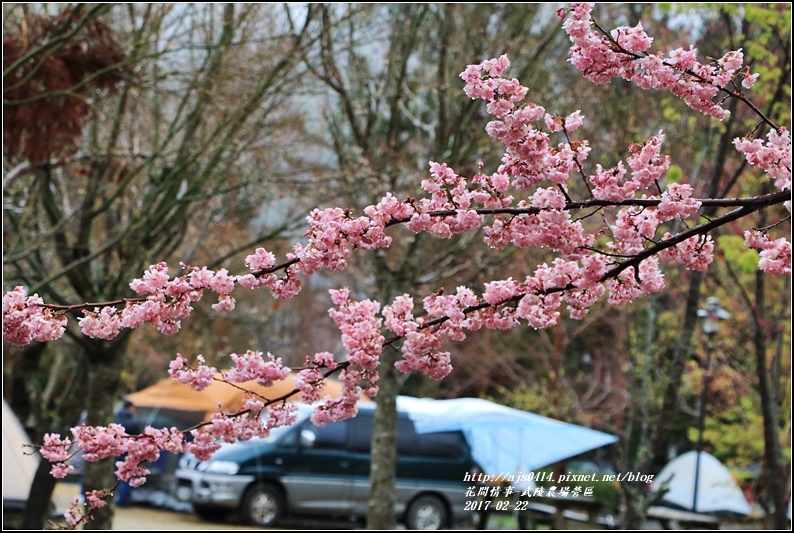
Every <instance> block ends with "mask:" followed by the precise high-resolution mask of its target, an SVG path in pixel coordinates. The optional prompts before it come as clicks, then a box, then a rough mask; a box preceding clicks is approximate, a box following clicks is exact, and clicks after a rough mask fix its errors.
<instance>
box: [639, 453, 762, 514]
mask: <svg viewBox="0 0 794 533" xmlns="http://www.w3.org/2000/svg"><path fill="white" fill-rule="evenodd" d="M700 453H701V456H700V476H699V478H698V499H697V508H696V509H693V508H692V503H693V500H694V494H695V468H696V465H697V454H698V452H696V451H691V452H686V453H683V454H681V455H679V456H678V457H676V458H675V459H673V460H672V461H670V462H669V463H667V465H666V466H665V467H664V468H662V470H661V472H659V473H658V474H657V475H656V476H655V477H654V478H653V483H652V484H651V490H652V491H654V492H655V491H658V490H660V489H661V487H662V486H666V487H667V489H668V492H667V493H666V494H665V495H664V496H663V497H662V500H661V502H662V503H663V504H664V503H667V504H671V505H674V506H677V507H681V508H683V509H687V510H689V511H693V510H694V512H697V513H735V514H739V515H748V514H750V511H751V507H750V504H749V503H747V500H746V499H745V497H744V494H743V493H742V490H741V489H740V488H739V486H738V485H737V484H736V481H735V480H734V479H733V476H732V475H731V473H730V471H729V470H728V468H727V467H726V466H725V465H723V464H722V463H721V462H720V461H719V459H717V458H716V457H714V456H713V455H711V454H709V453H706V452H700Z"/></svg>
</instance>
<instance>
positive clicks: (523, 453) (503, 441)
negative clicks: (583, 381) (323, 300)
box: [397, 396, 618, 477]
mask: <svg viewBox="0 0 794 533" xmlns="http://www.w3.org/2000/svg"><path fill="white" fill-rule="evenodd" d="M397 406H398V408H400V409H403V410H405V411H407V412H408V414H409V416H410V417H411V418H412V419H413V420H414V424H415V425H416V430H417V431H418V432H419V433H429V432H435V431H452V430H461V431H463V433H464V434H465V435H466V437H467V439H468V440H469V445H470V446H471V448H472V454H473V456H474V459H475V461H477V463H478V464H479V465H480V467H481V468H482V470H483V472H484V473H485V474H487V475H491V476H501V477H506V476H509V475H514V476H518V475H521V474H528V473H529V472H531V471H533V470H537V469H539V468H543V467H544V466H548V465H550V464H554V463H557V462H559V461H562V460H565V459H569V458H571V457H575V456H577V455H580V454H582V453H584V452H587V451H590V450H593V449H596V448H600V447H602V446H606V445H608V444H612V443H615V442H617V441H618V437H616V436H614V435H610V434H608V433H602V432H600V431H595V430H593V429H589V428H586V427H583V426H577V425H575V424H568V423H566V422H561V421H559V420H554V419H551V418H546V417H544V416H540V415H536V414H533V413H528V412H526V411H521V410H519V409H513V408H511V407H506V406H503V405H499V404H496V403H493V402H489V401H488V400H482V399H479V398H460V399H456V400H431V399H428V398H411V397H407V396H401V397H399V398H398V399H397Z"/></svg>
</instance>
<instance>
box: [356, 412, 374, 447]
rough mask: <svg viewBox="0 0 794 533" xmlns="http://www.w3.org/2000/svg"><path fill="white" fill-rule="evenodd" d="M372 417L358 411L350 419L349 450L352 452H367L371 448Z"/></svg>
mask: <svg viewBox="0 0 794 533" xmlns="http://www.w3.org/2000/svg"><path fill="white" fill-rule="evenodd" d="M373 423H374V418H372V417H371V416H367V415H364V414H363V413H359V414H358V416H357V417H355V418H352V419H351V420H350V431H351V432H352V435H351V436H350V437H351V439H350V450H351V451H354V452H363V453H369V452H370V449H371V448H372V424H373Z"/></svg>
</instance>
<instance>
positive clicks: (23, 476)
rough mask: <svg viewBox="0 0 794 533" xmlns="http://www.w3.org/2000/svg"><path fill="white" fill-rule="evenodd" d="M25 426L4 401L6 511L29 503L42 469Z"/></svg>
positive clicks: (4, 497) (4, 502) (4, 485)
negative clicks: (32, 486) (37, 471)
mask: <svg viewBox="0 0 794 533" xmlns="http://www.w3.org/2000/svg"><path fill="white" fill-rule="evenodd" d="M26 444H30V441H29V440H28V436H27V434H26V433H25V430H24V428H23V427H22V423H21V422H20V421H19V419H18V418H17V417H16V415H15V414H14V411H12V410H11V407H10V406H9V405H8V403H6V401H5V399H3V508H4V509H5V508H7V507H15V506H16V507H19V506H21V505H23V504H24V503H25V502H26V501H27V499H28V492H29V491H30V485H31V483H33V476H34V475H35V474H36V469H37V468H38V466H39V459H38V456H37V455H36V454H34V453H32V451H33V449H32V448H26V447H25V445H26Z"/></svg>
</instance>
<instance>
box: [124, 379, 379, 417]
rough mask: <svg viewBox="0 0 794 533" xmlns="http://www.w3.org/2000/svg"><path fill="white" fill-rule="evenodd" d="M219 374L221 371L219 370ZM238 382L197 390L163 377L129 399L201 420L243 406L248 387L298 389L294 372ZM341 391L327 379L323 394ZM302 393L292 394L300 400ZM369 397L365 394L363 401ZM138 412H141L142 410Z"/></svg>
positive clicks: (269, 394) (277, 392)
mask: <svg viewBox="0 0 794 533" xmlns="http://www.w3.org/2000/svg"><path fill="white" fill-rule="evenodd" d="M218 376H220V374H218ZM237 385H238V386H234V385H230V384H229V383H225V382H220V381H216V382H215V383H213V384H212V385H210V386H209V387H207V388H206V389H204V390H202V391H194V390H193V389H192V388H191V387H190V385H186V384H184V383H179V382H178V381H175V380H173V379H171V378H164V379H162V380H160V381H158V382H157V383H155V384H154V385H152V386H151V387H147V388H145V389H143V390H140V391H138V392H133V393H131V394H128V395H127V399H128V400H130V401H131V402H132V403H133V404H135V406H136V407H138V408H144V409H151V410H156V411H162V413H163V414H164V415H165V416H166V417H168V418H173V419H183V420H184V419H186V418H190V417H191V415H195V416H197V417H198V420H197V421H198V422H200V421H202V420H209V419H210V418H211V417H212V415H213V413H215V411H217V410H218V405H220V406H221V408H222V410H223V411H224V412H228V413H233V412H235V411H239V410H240V409H243V406H244V404H245V396H246V390H250V391H253V392H255V393H256V394H259V395H261V396H263V397H265V398H270V399H273V398H278V397H280V396H283V395H284V394H287V393H289V392H292V391H293V390H294V389H295V376H294V375H293V374H291V375H289V376H287V378H286V379H284V380H283V381H278V382H276V383H274V384H273V386H271V387H263V386H262V385H259V384H258V383H257V382H256V381H255V380H254V381H248V382H245V383H238V384H237ZM341 392H342V384H341V383H339V382H338V381H334V380H330V379H329V380H326V383H325V390H324V392H323V393H322V394H321V396H322V395H325V394H330V395H331V396H332V397H334V398H336V397H338V396H339V395H340V394H341ZM298 398H299V395H295V396H292V397H291V398H289V399H290V400H291V401H297V400H298ZM368 400H369V398H366V397H362V401H368ZM138 415H139V416H140V415H141V412H140V411H139V413H138Z"/></svg>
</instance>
